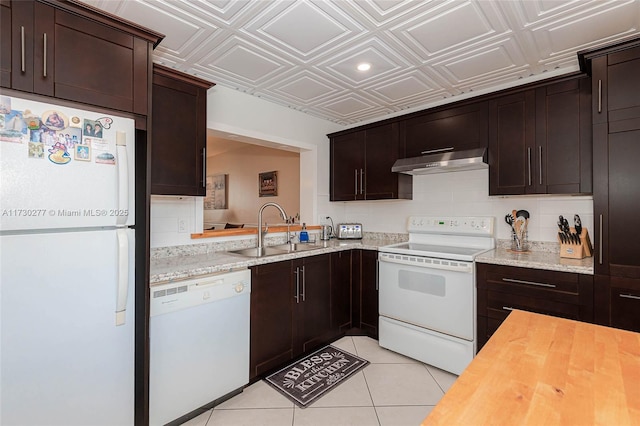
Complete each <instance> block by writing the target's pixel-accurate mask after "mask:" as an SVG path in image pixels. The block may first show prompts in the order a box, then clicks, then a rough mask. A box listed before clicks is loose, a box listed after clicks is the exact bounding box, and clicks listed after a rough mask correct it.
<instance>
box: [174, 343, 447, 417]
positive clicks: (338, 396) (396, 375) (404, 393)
mask: <svg viewBox="0 0 640 426" xmlns="http://www.w3.org/2000/svg"><path fill="white" fill-rule="evenodd" d="M332 345H334V346H336V347H338V348H340V349H343V350H346V351H348V352H351V353H353V354H355V355H358V356H359V357H361V358H364V359H366V360H368V361H369V362H370V364H369V365H367V366H366V367H365V368H364V369H363V370H361V371H359V372H358V373H356V374H355V375H353V376H352V377H350V378H349V379H348V380H347V381H346V382H344V383H342V384H340V385H338V386H337V387H336V388H335V389H333V390H331V391H330V392H329V393H327V394H326V395H324V396H323V397H322V398H320V399H318V400H317V401H316V402H314V403H313V404H312V405H310V406H309V407H307V408H304V409H303V408H299V407H298V406H296V405H295V404H294V403H292V402H291V401H289V400H288V399H287V398H285V397H284V396H282V395H281V394H280V393H279V392H278V391H276V390H275V389H273V388H272V387H271V386H269V385H268V384H266V383H265V382H264V381H259V382H256V383H254V384H252V385H251V386H249V387H247V388H246V389H245V390H244V391H243V392H242V393H241V394H240V395H237V396H235V397H233V398H231V399H230V400H228V401H225V402H224V403H222V404H220V405H218V406H217V407H215V408H214V409H212V410H209V411H207V412H206V413H204V414H202V415H200V416H198V417H196V418H194V419H192V420H190V421H188V422H186V423H184V425H185V426H236V425H251V426H256V425H264V426H272V425H273V426H343V425H345V426H346V425H350V426H405V425H407V426H409V425H410V426H418V425H420V423H421V422H422V420H424V418H425V417H426V416H427V414H429V412H430V411H431V410H432V409H433V406H434V405H436V404H437V403H438V401H439V400H440V398H441V397H442V395H444V393H445V392H446V391H447V390H448V389H449V387H450V386H451V385H452V384H453V382H454V381H455V380H456V378H457V376H456V375H454V374H451V373H448V372H446V371H442V370H440V369H438V368H435V367H432V366H430V365H426V364H423V363H421V362H419V361H416V360H413V359H411V358H407V357H405V356H402V355H399V354H397V353H395V352H392V351H389V350H387V349H384V348H381V347H380V346H379V345H378V342H377V341H376V340H373V339H370V338H368V337H363V336H347V337H343V338H342V339H340V340H338V341H336V342H334V343H332Z"/></svg>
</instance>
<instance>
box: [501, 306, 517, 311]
mask: <svg viewBox="0 0 640 426" xmlns="http://www.w3.org/2000/svg"><path fill="white" fill-rule="evenodd" d="M502 309H503V310H505V311H513V310H514V309H515V308H512V307H511V306H503V307H502Z"/></svg>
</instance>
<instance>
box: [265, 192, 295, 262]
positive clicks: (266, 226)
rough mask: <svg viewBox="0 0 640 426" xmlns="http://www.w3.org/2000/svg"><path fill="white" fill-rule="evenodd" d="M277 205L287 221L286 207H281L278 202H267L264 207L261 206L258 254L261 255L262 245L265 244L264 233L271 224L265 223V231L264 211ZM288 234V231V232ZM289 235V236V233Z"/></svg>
mask: <svg viewBox="0 0 640 426" xmlns="http://www.w3.org/2000/svg"><path fill="white" fill-rule="evenodd" d="M269 206H272V207H275V208H277V209H278V210H280V215H281V216H282V218H283V219H284V220H285V221H287V214H286V213H285V212H284V209H283V208H282V207H280V205H279V204H277V203H266V204H264V205H263V206H262V207H260V210H259V211H258V256H260V255H261V254H262V245H263V238H264V234H266V233H267V231H268V230H269V226H268V225H267V224H265V229H264V231H263V230H262V212H263V211H264V209H265V208H266V207H269ZM287 234H288V232H287ZM287 237H289V235H287Z"/></svg>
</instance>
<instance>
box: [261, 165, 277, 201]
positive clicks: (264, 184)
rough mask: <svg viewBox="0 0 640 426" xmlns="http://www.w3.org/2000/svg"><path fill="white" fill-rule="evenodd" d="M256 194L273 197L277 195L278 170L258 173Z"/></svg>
mask: <svg viewBox="0 0 640 426" xmlns="http://www.w3.org/2000/svg"><path fill="white" fill-rule="evenodd" d="M258 194H259V195H260V197H275V196H276V195H278V172H276V171H274V172H264V173H260V174H258Z"/></svg>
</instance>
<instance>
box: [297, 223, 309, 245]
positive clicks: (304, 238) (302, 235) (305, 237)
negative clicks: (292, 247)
mask: <svg viewBox="0 0 640 426" xmlns="http://www.w3.org/2000/svg"><path fill="white" fill-rule="evenodd" d="M299 238H300V242H301V243H308V242H309V234H308V233H307V224H306V223H303V224H302V231H300V237H299Z"/></svg>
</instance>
